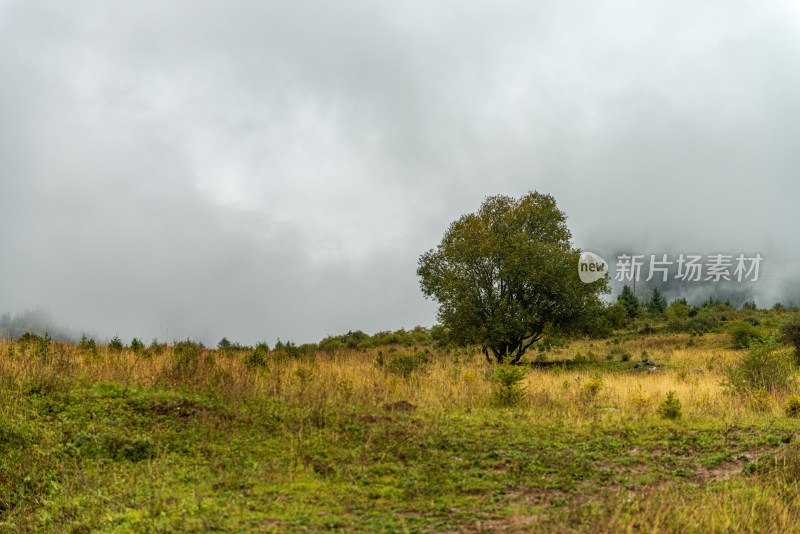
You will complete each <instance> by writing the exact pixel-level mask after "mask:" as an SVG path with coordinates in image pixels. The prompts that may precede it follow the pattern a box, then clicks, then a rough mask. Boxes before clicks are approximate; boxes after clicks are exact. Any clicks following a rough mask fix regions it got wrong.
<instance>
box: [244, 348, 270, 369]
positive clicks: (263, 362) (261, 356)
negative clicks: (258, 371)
mask: <svg viewBox="0 0 800 534" xmlns="http://www.w3.org/2000/svg"><path fill="white" fill-rule="evenodd" d="M268 355H269V347H268V346H267V344H266V343H259V344H258V345H256V348H255V349H254V350H253V352H251V353H250V354H248V355H247V356H246V357H245V359H244V364H245V365H246V366H248V367H267V365H268V363H269V362H268V359H267V358H268Z"/></svg>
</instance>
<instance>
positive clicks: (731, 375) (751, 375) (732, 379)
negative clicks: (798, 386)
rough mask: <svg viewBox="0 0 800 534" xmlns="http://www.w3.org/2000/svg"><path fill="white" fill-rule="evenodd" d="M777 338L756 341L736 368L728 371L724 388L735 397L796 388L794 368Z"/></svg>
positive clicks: (729, 368)
mask: <svg viewBox="0 0 800 534" xmlns="http://www.w3.org/2000/svg"><path fill="white" fill-rule="evenodd" d="M779 349H780V345H779V344H778V342H777V340H776V339H775V338H774V337H769V338H766V339H761V340H757V341H754V342H753V343H752V344H751V345H750V350H748V351H747V353H746V354H744V355H743V356H742V357H741V358H740V359H739V361H738V362H737V363H736V365H734V366H733V367H727V368H726V369H725V382H724V385H725V386H726V387H727V388H728V389H729V391H731V392H732V393H735V394H741V395H749V394H751V393H753V392H755V391H758V390H760V389H763V390H765V391H767V392H769V393H776V392H783V391H788V390H791V389H792V388H794V386H795V382H794V376H793V369H792V365H791V362H790V361H789V358H787V355H786V354H785V353H784V352H781V351H780V350H779Z"/></svg>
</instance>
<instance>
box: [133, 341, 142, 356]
mask: <svg viewBox="0 0 800 534" xmlns="http://www.w3.org/2000/svg"><path fill="white" fill-rule="evenodd" d="M131 349H133V352H135V353H137V354H138V353H140V352H142V351H143V350H144V343H142V342H141V341H139V340H138V339H137V338H133V339H131Z"/></svg>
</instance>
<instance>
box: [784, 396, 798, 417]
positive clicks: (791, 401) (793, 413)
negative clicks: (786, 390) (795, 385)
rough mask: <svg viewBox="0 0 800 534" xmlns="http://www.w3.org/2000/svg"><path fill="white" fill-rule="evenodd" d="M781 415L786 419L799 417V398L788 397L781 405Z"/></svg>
mask: <svg viewBox="0 0 800 534" xmlns="http://www.w3.org/2000/svg"><path fill="white" fill-rule="evenodd" d="M782 408H783V413H784V414H786V417H800V397H798V396H797V395H789V396H788V397H787V398H786V402H784V403H783V406H782Z"/></svg>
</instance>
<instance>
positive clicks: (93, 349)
mask: <svg viewBox="0 0 800 534" xmlns="http://www.w3.org/2000/svg"><path fill="white" fill-rule="evenodd" d="M78 348H79V349H80V350H81V351H82V352H83V353H84V354H89V355H91V356H97V343H95V341H94V339H93V338H91V337H87V336H86V334H83V335H82V336H81V341H80V343H78Z"/></svg>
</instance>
